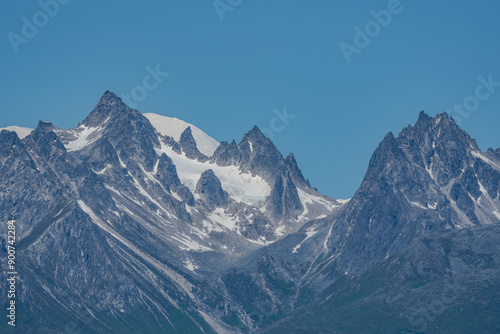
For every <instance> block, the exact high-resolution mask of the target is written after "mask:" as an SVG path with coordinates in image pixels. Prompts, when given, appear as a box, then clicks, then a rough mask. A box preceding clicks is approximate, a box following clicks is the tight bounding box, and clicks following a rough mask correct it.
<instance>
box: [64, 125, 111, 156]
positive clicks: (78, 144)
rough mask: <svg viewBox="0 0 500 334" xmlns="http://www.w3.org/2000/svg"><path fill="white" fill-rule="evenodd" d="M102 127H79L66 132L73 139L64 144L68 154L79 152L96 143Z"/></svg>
mask: <svg viewBox="0 0 500 334" xmlns="http://www.w3.org/2000/svg"><path fill="white" fill-rule="evenodd" d="M101 130H102V127H87V126H86V125H80V126H79V127H77V128H76V129H74V130H68V131H69V132H70V133H71V134H72V135H74V139H73V140H71V141H69V142H67V143H66V144H64V146H65V147H66V150H67V151H68V152H73V151H79V150H81V149H83V148H85V147H86V146H88V145H90V144H92V143H94V142H96V141H97V140H98V139H99V138H100V137H101V136H100V133H101Z"/></svg>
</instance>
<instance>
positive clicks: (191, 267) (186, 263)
mask: <svg viewBox="0 0 500 334" xmlns="http://www.w3.org/2000/svg"><path fill="white" fill-rule="evenodd" d="M184 267H186V269H187V270H190V271H192V272H194V271H195V270H196V269H198V266H195V265H194V264H193V262H191V261H189V260H188V261H184Z"/></svg>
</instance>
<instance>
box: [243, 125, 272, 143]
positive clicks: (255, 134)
mask: <svg viewBox="0 0 500 334" xmlns="http://www.w3.org/2000/svg"><path fill="white" fill-rule="evenodd" d="M245 140H250V141H251V142H265V141H270V139H269V138H267V137H266V136H265V135H264V134H263V133H262V131H261V130H260V129H259V127H258V126H257V125H254V127H253V128H252V129H251V130H250V131H248V132H247V133H245V135H244V136H243V141H245Z"/></svg>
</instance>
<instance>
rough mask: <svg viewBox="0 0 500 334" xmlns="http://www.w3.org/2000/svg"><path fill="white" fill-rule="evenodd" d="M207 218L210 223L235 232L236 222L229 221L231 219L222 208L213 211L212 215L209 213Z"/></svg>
mask: <svg viewBox="0 0 500 334" xmlns="http://www.w3.org/2000/svg"><path fill="white" fill-rule="evenodd" d="M208 218H209V219H210V220H211V221H212V222H214V223H217V224H219V225H222V226H224V227H225V228H227V229H228V230H230V231H235V230H236V222H235V221H234V220H233V219H231V217H229V216H228V215H227V214H226V213H225V212H224V209H222V208H217V209H215V210H214V211H213V212H212V213H210V215H209V216H208Z"/></svg>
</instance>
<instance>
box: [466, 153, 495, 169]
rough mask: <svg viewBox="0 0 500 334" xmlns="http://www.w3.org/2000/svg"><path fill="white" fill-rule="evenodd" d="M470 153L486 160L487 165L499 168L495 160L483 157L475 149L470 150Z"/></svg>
mask: <svg viewBox="0 0 500 334" xmlns="http://www.w3.org/2000/svg"><path fill="white" fill-rule="evenodd" d="M471 153H472V155H473V156H474V157H476V158H479V159H481V160H483V161H484V162H486V163H487V164H488V165H490V166H492V167H493V168H495V169H497V170H500V166H499V165H497V164H496V163H495V162H493V161H491V160H490V159H488V158H487V157H485V156H484V155H482V154H481V153H479V152H477V151H472V152H471Z"/></svg>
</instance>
